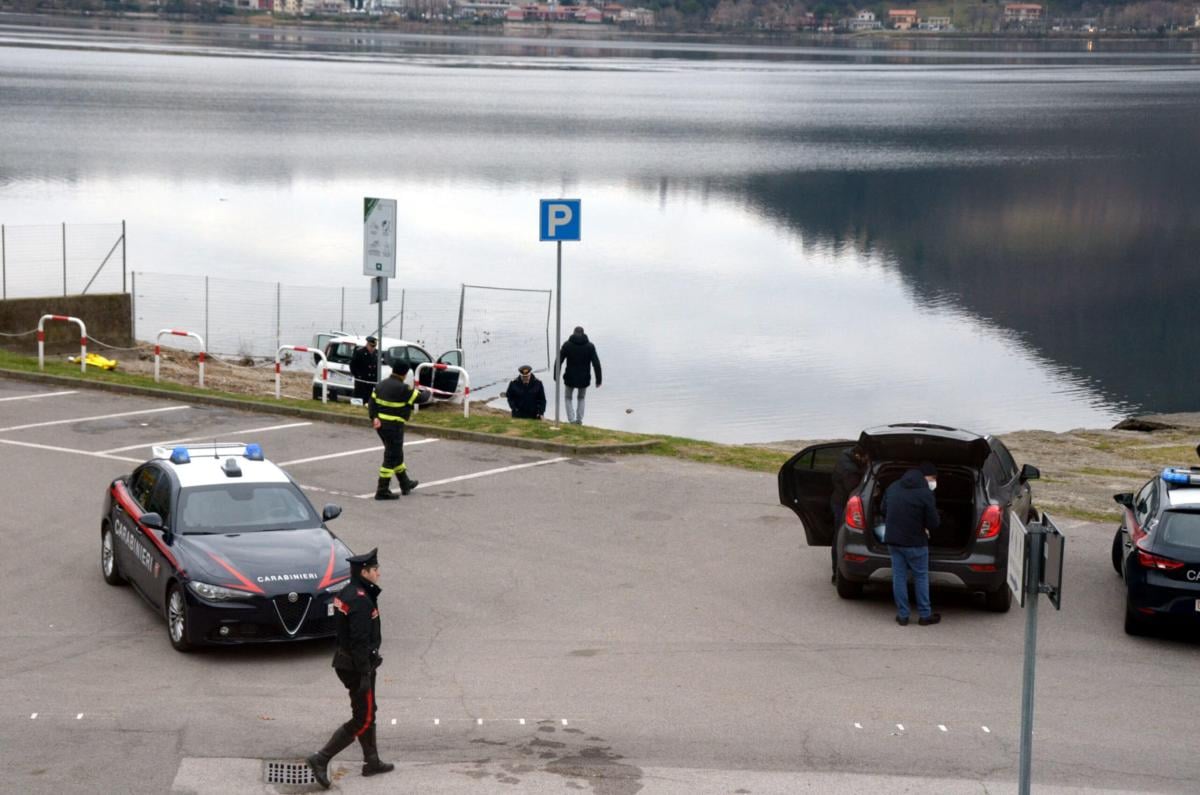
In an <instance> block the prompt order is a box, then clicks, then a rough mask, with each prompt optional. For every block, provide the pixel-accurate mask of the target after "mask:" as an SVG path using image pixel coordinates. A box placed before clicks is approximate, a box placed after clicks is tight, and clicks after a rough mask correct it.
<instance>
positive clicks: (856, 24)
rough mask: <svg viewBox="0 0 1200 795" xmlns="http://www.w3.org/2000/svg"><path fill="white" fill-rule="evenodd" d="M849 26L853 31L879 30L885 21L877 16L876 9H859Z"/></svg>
mask: <svg viewBox="0 0 1200 795" xmlns="http://www.w3.org/2000/svg"><path fill="white" fill-rule="evenodd" d="M847 27H849V28H850V30H853V31H859V30H879V29H880V28H882V27H883V23H882V22H880V21H879V20H878V19H876V18H875V12H874V11H866V10H863V11H859V12H858V14H856V15H855V17H854V18H853V19H851V20H850V22H849V24H848V25H847Z"/></svg>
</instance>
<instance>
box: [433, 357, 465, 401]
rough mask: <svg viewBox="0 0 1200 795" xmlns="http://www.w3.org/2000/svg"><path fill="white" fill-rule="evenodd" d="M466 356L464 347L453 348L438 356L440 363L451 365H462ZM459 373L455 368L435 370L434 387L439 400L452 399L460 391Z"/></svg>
mask: <svg viewBox="0 0 1200 795" xmlns="http://www.w3.org/2000/svg"><path fill="white" fill-rule="evenodd" d="M464 360H465V357H464V356H463V351H462V348H453V349H451V350H448V351H446V352H445V353H443V354H442V355H441V356H439V357H438V359H437V363H438V364H448V365H450V366H451V367H462V366H463V361H464ZM458 379H459V375H458V373H456V372H454V371H453V370H434V371H433V389H434V396H435V397H436V398H437V399H438V400H450V399H451V398H452V397H454V393H455V392H457V391H458Z"/></svg>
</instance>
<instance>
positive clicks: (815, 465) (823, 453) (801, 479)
mask: <svg viewBox="0 0 1200 795" xmlns="http://www.w3.org/2000/svg"><path fill="white" fill-rule="evenodd" d="M852 447H854V442H849V441H847V442H829V443H827V444H816V445H813V446H812V447H805V448H804V449H803V450H801V451H800V452H798V453H796V454H795V455H794V456H792V457H791V458H789V459H788V462H787V463H786V464H784V465H783V466H782V467H780V469H779V502H780V504H781V505H785V506H787V507H788V508H791V509H792V510H793V511H795V512H796V515H797V516H799V517H800V521H801V522H802V523H803V524H804V535H805V536H806V537H807V539H808V545H809V546H810V547H827V546H829V545H830V544H832V543H833V534H834V531H835V530H837V527H836V526H835V524H834V519H833V511H832V510H830V507H829V500H830V498H831V497H833V468H834V466H835V465H836V464H837V460H838V458H839V457H840V456H841V455H842V453H843V452H845V451H846V450H849V449H850V448H852Z"/></svg>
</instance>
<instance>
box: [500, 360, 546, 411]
mask: <svg viewBox="0 0 1200 795" xmlns="http://www.w3.org/2000/svg"><path fill="white" fill-rule="evenodd" d="M504 394H505V397H507V398H508V407H509V408H510V409H512V415H513V417H514V418H516V419H521V420H540V419H541V418H542V416H543V415H544V414H545V413H546V389H545V387H543V386H542V382H541V381H539V380H538V378H537V376H536V375H534V374H533V368H532V367H530V366H529V365H527V364H523V365H521V366H520V367H518V368H517V377H516V378H514V379H513V380H512V381H510V382H509V383H508V389H507V390H505V392H504Z"/></svg>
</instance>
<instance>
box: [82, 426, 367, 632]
mask: <svg viewBox="0 0 1200 795" xmlns="http://www.w3.org/2000/svg"><path fill="white" fill-rule="evenodd" d="M154 456H155V457H154V458H152V459H151V460H149V461H147V462H146V463H144V464H142V465H141V466H139V467H137V468H136V469H134V470H133V472H132V473H131V474H129V475H128V476H126V477H122V478H118V479H117V480H114V481H113V482H112V483H111V484H110V485H109V488H108V491H107V493H106V495H105V500H104V515H103V517H102V518H101V521H100V567H101V573H102V574H103V575H104V579H105V581H106V582H108V583H109V584H110V585H121V584H124V583H129V584H130V585H132V586H133V588H134V590H136V591H137V592H138V593H139V594H140V595H141V596H142V597H143V598H144V599H145V600H146V601H147V602H149V603H150V604H151V606H153V607H154V608H155V609H157V610H159V611H160V612H161V613H162V615H163V617H164V619H165V620H166V622H167V636H168V638H169V639H170V641H171V645H172V646H174V647H175V648H176V649H177V650H179V651H186V650H188V649H190V648H192V647H193V646H196V645H201V644H223V643H226V644H227V643H239V642H262V641H287V640H300V639H307V638H319V637H328V636H331V635H333V633H334V618H333V610H334V608H333V598H334V594H336V593H337V592H338V591H339V590H340V589H341V588H342V587H344V586H345V585H346V583H347V582H348V581H349V577H350V570H349V564H347V563H346V560H345V559H346V557H348V556H349V555H351V554H353V553H352V552H351V551H350V549H349V547H347V546H346V545H345V544H344V543H342V541H340V540H339V539H338V538H337V537H336V536H335V535H333V533H331V532H330V531H329V530H328V529H327V528H326V527H325V522H326V521H329V520H331V519H334V518H336V517H337V516H338V515H339V514H340V513H341V512H342V509H341V508H340V507H338V506H337V505H332V504H331V505H326V506H325V508H324V510H323V511H322V512H321V513H320V514H318V513H317V512H316V511H315V510H314V508H313V506H312V503H310V502H309V501H308V498H307V497H305V495H304V493H303V492H302V491H301V490H300V488H299V486H297V485H296V483H295V482H294V481H293V480H292V479H291V477H290V476H289V475H288V474H287V473H286V472H284V471H283V470H282V469H280V468H279V467H278V466H276V465H275V464H273V463H271V462H270V461H267V460H265V459H264V457H263V452H262V449H261V448H260V447H259V446H258V445H254V444H251V445H242V444H222V443H217V444H209V445H202V446H188V447H175V448H173V449H166V448H160V447H156V448H154Z"/></svg>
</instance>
